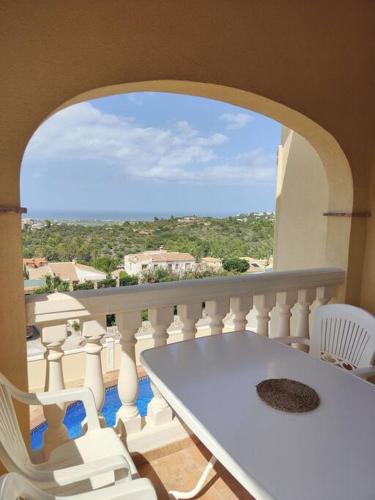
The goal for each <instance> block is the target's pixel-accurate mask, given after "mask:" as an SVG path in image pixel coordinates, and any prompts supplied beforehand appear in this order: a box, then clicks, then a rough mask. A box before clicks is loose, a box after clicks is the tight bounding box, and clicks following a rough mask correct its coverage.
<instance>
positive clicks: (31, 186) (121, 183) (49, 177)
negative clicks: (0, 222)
mask: <svg viewBox="0 0 375 500" xmlns="http://www.w3.org/2000/svg"><path fill="white" fill-rule="evenodd" d="M280 128H281V127H280V124H279V123H277V122H275V121H273V120H271V119H269V118H267V117H265V116H263V115H259V114H257V113H253V112H250V111H248V110H246V109H243V108H239V107H236V106H232V105H230V104H226V103H223V102H220V101H214V100H211V99H206V98H200V97H193V96H187V95H178V94H169V93H159V92H139V93H131V94H121V95H116V96H110V97H105V98H101V99H95V100H92V101H87V102H84V103H80V104H76V105H74V106H70V107H68V108H65V109H63V110H62V111H60V112H58V113H56V114H55V115H53V116H52V117H51V118H49V119H48V120H47V121H46V122H44V123H43V124H42V125H41V126H40V127H39V129H38V130H37V131H36V132H35V134H34V135H33V137H32V138H31V140H30V142H29V144H28V147H27V149H26V151H25V155H24V159H23V162H22V171H21V198H22V206H26V207H27V208H28V212H29V213H30V214H31V215H32V214H33V213H36V212H43V213H44V214H47V215H48V213H51V214H52V213H57V212H64V213H74V212H77V213H78V212H80V213H83V212H87V213H92V214H98V215H99V214H102V213H110V212H123V213H149V214H150V213H151V214H155V215H158V214H169V215H173V214H175V215H181V214H207V215H228V214H237V213H247V212H251V211H260V210H265V211H271V210H274V206H275V189H276V188H275V180H276V155H277V147H278V144H279V141H280V133H281V130H280Z"/></svg>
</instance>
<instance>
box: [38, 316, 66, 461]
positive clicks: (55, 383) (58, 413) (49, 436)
mask: <svg viewBox="0 0 375 500" xmlns="http://www.w3.org/2000/svg"><path fill="white" fill-rule="evenodd" d="M41 330H42V335H41V340H42V344H43V345H44V347H45V348H46V351H45V353H44V359H45V360H46V378H45V386H44V390H45V391H59V390H61V389H64V388H65V386H64V376H63V369H62V357H63V355H64V352H63V350H62V346H63V344H64V342H65V340H66V337H67V328H66V324H57V325H51V326H42V329H41ZM43 412H44V416H45V418H46V420H47V422H48V429H47V430H46V432H45V433H44V452H45V455H46V458H47V457H48V455H49V453H50V451H51V450H53V448H55V447H56V446H57V445H58V444H61V443H63V442H65V441H67V440H68V439H69V438H68V433H67V430H66V428H65V426H64V424H63V419H64V415H65V405H64V404H54V405H46V406H44V407H43Z"/></svg>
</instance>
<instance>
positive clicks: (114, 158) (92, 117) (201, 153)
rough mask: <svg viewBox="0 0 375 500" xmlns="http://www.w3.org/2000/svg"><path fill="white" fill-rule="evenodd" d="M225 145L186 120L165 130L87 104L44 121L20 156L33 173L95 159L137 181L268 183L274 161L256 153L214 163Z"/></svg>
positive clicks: (223, 138)
mask: <svg viewBox="0 0 375 500" xmlns="http://www.w3.org/2000/svg"><path fill="white" fill-rule="evenodd" d="M245 116H246V117H248V115H245ZM227 141H228V138H227V136H225V135H224V134H221V133H211V134H203V133H202V132H201V131H199V130H197V129H195V128H194V127H192V125H191V124H190V123H189V122H187V121H179V122H177V123H176V124H174V125H173V126H171V127H169V128H161V127H145V126H141V125H139V124H138V123H137V122H136V121H135V120H134V119H133V118H127V117H123V116H117V115H112V114H109V113H104V112H102V111H100V110H99V109H97V108H95V107H94V106H93V105H92V104H91V103H88V102H87V103H82V104H77V105H75V106H71V107H69V108H66V109H64V110H62V111H60V112H59V113H57V114H56V115H54V116H52V117H51V118H50V119H49V120H48V121H47V122H45V123H44V124H43V125H42V126H41V127H40V128H39V129H38V130H37V132H36V133H35V134H34V136H33V138H32V140H31V141H30V144H29V146H28V148H27V150H26V154H25V157H26V161H27V162H32V163H33V166H34V168H36V170H38V166H39V168H42V169H43V165H48V167H49V169H50V167H51V166H53V164H54V163H56V164H59V165H61V164H62V163H63V162H64V161H65V162H66V161H69V162H73V161H74V163H75V164H77V163H79V162H80V161H86V162H87V161H93V162H94V161H95V163H96V165H97V162H98V161H99V162H102V163H104V164H107V165H111V166H112V167H114V168H116V169H117V170H118V174H119V176H120V177H121V176H122V177H124V178H129V177H130V178H133V179H139V180H143V179H148V180H152V179H154V180H157V181H161V182H180V183H221V184H223V185H225V184H258V183H270V182H273V180H274V176H275V166H274V161H275V160H274V158H273V157H272V156H271V155H267V154H265V153H264V152H263V151H262V150H260V149H255V150H252V151H250V152H248V153H246V154H241V155H239V156H237V157H236V158H233V159H229V160H228V159H227V160H225V161H221V160H219V158H220V157H223V153H224V152H223V151H220V147H221V146H222V145H223V144H225V143H226V142H227ZM219 153H221V154H219ZM103 170H104V167H103ZM45 172H46V174H47V170H46V171H45ZM49 172H51V170H49Z"/></svg>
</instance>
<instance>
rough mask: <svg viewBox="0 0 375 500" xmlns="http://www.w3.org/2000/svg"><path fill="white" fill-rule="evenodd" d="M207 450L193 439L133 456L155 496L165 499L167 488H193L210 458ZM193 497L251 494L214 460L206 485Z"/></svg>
mask: <svg viewBox="0 0 375 500" xmlns="http://www.w3.org/2000/svg"><path fill="white" fill-rule="evenodd" d="M210 456H211V455H210V452H209V451H208V450H207V449H206V448H205V447H204V446H203V445H202V443H200V442H199V441H197V440H196V439H194V440H193V439H186V440H184V441H181V442H180V443H176V444H175V445H172V446H170V447H166V448H163V449H161V450H156V451H155V452H151V453H148V454H146V455H145V456H142V455H139V456H136V457H134V458H135V462H136V464H137V468H138V471H139V474H140V476H141V477H147V478H149V479H150V481H152V483H153V485H154V487H155V489H156V492H157V496H158V500H168V490H179V491H185V490H190V489H191V488H193V487H194V486H195V484H196V482H197V480H198V479H199V477H200V475H201V473H202V471H203V469H204V467H205V466H206V464H207V462H208V460H209V459H210ZM195 498H199V499H202V500H235V499H241V500H253V497H252V496H251V495H250V494H249V493H248V492H247V491H246V490H245V489H244V488H243V487H242V486H241V485H240V484H239V483H238V482H237V481H236V479H234V477H233V476H232V475H231V474H229V472H228V471H227V470H226V469H224V467H223V466H222V465H221V464H219V463H217V464H216V466H215V469H214V470H213V471H212V472H211V474H210V476H209V478H208V480H207V483H206V486H205V487H204V489H203V490H202V492H201V493H200V494H199V495H198V496H197V497H195Z"/></svg>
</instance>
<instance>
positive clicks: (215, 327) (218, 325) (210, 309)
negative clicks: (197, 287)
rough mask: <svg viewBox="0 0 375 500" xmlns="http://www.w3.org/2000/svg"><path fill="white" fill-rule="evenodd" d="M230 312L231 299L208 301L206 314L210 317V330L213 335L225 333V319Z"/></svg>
mask: <svg viewBox="0 0 375 500" xmlns="http://www.w3.org/2000/svg"><path fill="white" fill-rule="evenodd" d="M228 311H229V297H225V298H221V299H216V300H207V301H206V313H207V316H208V317H209V328H210V333H211V335H218V334H220V333H223V328H224V322H223V319H224V317H225V316H226V314H227V313H228Z"/></svg>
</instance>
